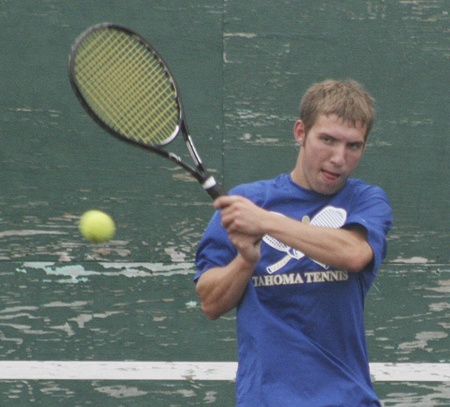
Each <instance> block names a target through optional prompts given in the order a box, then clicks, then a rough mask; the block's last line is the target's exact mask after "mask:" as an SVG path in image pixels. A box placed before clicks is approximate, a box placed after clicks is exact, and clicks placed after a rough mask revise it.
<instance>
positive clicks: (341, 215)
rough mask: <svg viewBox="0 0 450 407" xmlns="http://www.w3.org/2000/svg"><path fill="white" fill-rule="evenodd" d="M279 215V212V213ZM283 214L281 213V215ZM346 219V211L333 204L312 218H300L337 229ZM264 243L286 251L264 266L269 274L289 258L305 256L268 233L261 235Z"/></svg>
mask: <svg viewBox="0 0 450 407" xmlns="http://www.w3.org/2000/svg"><path fill="white" fill-rule="evenodd" d="M280 215H281V214H280ZM281 216H283V215H281ZM346 220H347V211H345V209H342V208H336V207H334V206H326V207H325V208H323V209H322V210H321V211H320V212H318V213H317V214H316V215H315V216H314V217H313V218H312V219H310V218H309V216H304V217H303V218H302V222H303V223H307V224H310V225H313V226H318V227H325V228H334V229H339V228H340V227H342V226H344V224H345V221H346ZM263 241H264V243H266V244H268V245H269V246H270V247H272V248H274V249H275V250H278V251H280V252H283V253H286V255H285V256H284V257H283V258H282V259H281V260H278V261H277V262H275V263H273V264H272V265H270V266H269V267H267V268H266V270H267V272H268V273H269V274H273V273H275V272H277V271H278V270H280V269H281V268H283V267H284V266H285V265H286V264H287V263H288V262H289V261H290V260H291V259H294V260H300V259H301V258H303V257H305V254H304V253H302V252H301V251H299V250H296V249H293V248H292V247H290V246H288V245H286V244H284V243H282V242H280V241H279V240H277V239H275V238H273V237H272V236H269V235H264V237H263ZM313 261H314V262H315V263H317V264H319V265H320V266H322V267H324V268H327V266H326V265H324V264H322V263H320V262H318V261H315V260H313Z"/></svg>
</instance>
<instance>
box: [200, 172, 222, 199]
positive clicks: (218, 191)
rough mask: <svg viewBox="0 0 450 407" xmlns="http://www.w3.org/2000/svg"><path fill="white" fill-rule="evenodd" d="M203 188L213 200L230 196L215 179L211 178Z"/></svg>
mask: <svg viewBox="0 0 450 407" xmlns="http://www.w3.org/2000/svg"><path fill="white" fill-rule="evenodd" d="M203 188H204V189H205V191H206V192H207V193H208V195H209V196H210V197H211V198H212V199H216V198H218V197H219V196H223V195H228V194H227V192H226V191H225V190H224V189H223V188H222V186H221V185H220V184H218V183H217V182H216V180H215V179H214V177H209V178H208V180H207V181H206V182H205V183H204V184H203Z"/></svg>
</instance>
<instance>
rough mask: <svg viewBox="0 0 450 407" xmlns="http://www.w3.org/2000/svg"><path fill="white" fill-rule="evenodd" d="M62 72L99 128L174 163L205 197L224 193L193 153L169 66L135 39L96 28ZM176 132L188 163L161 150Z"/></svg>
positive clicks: (115, 28)
mask: <svg viewBox="0 0 450 407" xmlns="http://www.w3.org/2000/svg"><path fill="white" fill-rule="evenodd" d="M68 71H69V79H70V83H71V85H72V88H73V90H74V92H75V94H76V96H77V98H78V100H79V101H80V103H81V105H82V106H83V107H84V109H85V110H86V112H87V113H88V114H89V115H90V116H91V117H92V119H94V121H95V122H96V123H97V124H99V125H100V126H101V127H102V128H103V129H105V130H106V131H108V132H109V133H110V134H112V135H113V136H115V137H117V138H119V139H121V140H124V141H126V142H129V143H131V144H134V145H136V146H139V147H142V148H144V149H146V150H148V151H151V152H153V153H156V154H159V155H160V156H162V157H164V158H166V159H168V160H170V161H172V162H173V163H175V164H177V165H178V166H180V167H181V168H183V169H184V170H186V171H187V172H188V173H189V174H191V175H192V176H193V177H194V178H195V179H196V180H197V181H198V182H199V183H200V184H201V185H202V187H203V188H204V190H205V191H206V192H207V193H208V194H209V195H210V196H211V198H213V199H215V198H217V197H219V196H221V195H226V192H225V191H224V190H223V189H222V187H221V186H220V185H219V184H218V183H217V182H216V180H215V179H214V177H213V176H212V175H211V174H210V173H209V172H208V171H207V170H206V168H205V166H204V165H203V163H202V160H201V159H200V156H199V154H198V152H197V151H196V149H195V146H194V143H193V141H192V138H191V136H190V135H189V133H188V129H187V126H186V122H185V118H184V112H183V108H182V104H181V100H180V96H179V94H178V91H177V85H176V83H175V80H174V79H173V76H172V74H171V72H170V71H169V68H168V67H167V65H166V63H165V62H164V61H163V59H162V58H161V57H160V56H159V54H158V53H157V51H156V50H155V49H154V48H153V47H152V46H151V45H150V44H149V43H148V42H147V41H146V40H145V39H143V38H142V37H141V36H140V35H138V34H137V33H135V32H133V31H131V30H129V29H127V28H125V27H121V26H119V25H115V24H110V23H103V24H97V25H95V26H93V27H91V28H89V29H87V30H86V31H85V32H83V33H82V34H81V35H80V36H79V37H78V38H77V39H76V41H75V43H74V44H73V46H72V49H71V52H70V55H69V64H68ZM180 133H181V134H182V135H183V138H184V141H185V143H186V147H187V149H188V151H189V154H190V156H191V158H192V160H193V162H194V165H189V164H187V163H185V162H184V161H182V159H181V158H180V157H179V156H178V155H176V154H174V153H171V152H168V151H166V150H163V149H162V147H164V146H166V145H167V144H169V143H171V142H172V141H174V140H175V139H176V138H177V136H179V135H180Z"/></svg>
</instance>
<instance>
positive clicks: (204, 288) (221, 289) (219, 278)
mask: <svg viewBox="0 0 450 407" xmlns="http://www.w3.org/2000/svg"><path fill="white" fill-rule="evenodd" d="M255 264H256V263H252V262H248V261H246V260H245V259H244V258H243V257H242V256H241V255H240V254H239V255H238V256H237V257H236V258H235V259H234V260H233V261H232V262H231V263H229V264H228V265H227V266H225V267H217V268H212V269H209V270H208V271H206V272H205V273H203V274H202V275H201V276H200V279H199V280H198V282H197V287H196V289H197V293H198V295H199V297H200V299H201V302H202V310H203V312H204V313H205V314H206V316H207V317H208V318H209V319H217V318H219V317H220V316H221V315H223V314H226V313H227V312H228V311H231V310H232V309H233V308H235V307H236V306H237V305H238V303H239V301H240V300H241V298H242V296H243V295H244V292H245V289H246V287H247V284H248V281H249V280H250V278H251V276H252V274H253V269H254V267H255Z"/></svg>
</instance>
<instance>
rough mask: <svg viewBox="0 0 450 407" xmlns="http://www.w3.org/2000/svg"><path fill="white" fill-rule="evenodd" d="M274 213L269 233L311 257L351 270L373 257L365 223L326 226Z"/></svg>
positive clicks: (269, 223) (368, 261)
mask: <svg viewBox="0 0 450 407" xmlns="http://www.w3.org/2000/svg"><path fill="white" fill-rule="evenodd" d="M269 215H270V214H269ZM275 216H276V215H275ZM275 216H273V215H270V216H268V217H267V219H266V220H265V227H264V229H265V230H266V233H267V234H269V235H271V236H272V237H274V238H275V239H277V240H280V241H281V242H283V243H284V244H286V245H288V246H290V247H292V248H294V249H296V250H299V251H301V252H303V253H304V254H305V255H306V256H307V257H309V258H311V259H314V260H316V261H318V262H320V263H323V264H326V265H329V266H333V267H335V268H338V269H342V270H348V271H360V270H362V269H363V268H364V267H365V266H366V265H367V264H368V263H370V261H371V260H372V257H373V253H372V249H371V247H370V245H369V244H368V242H367V239H366V236H365V232H364V230H363V228H362V227H357V226H355V227H354V228H352V229H348V230H347V229H332V228H323V227H317V226H312V225H305V224H303V223H302V222H299V221H295V220H293V219H289V218H282V219H280V218H279V217H278V216H276V217H275Z"/></svg>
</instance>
